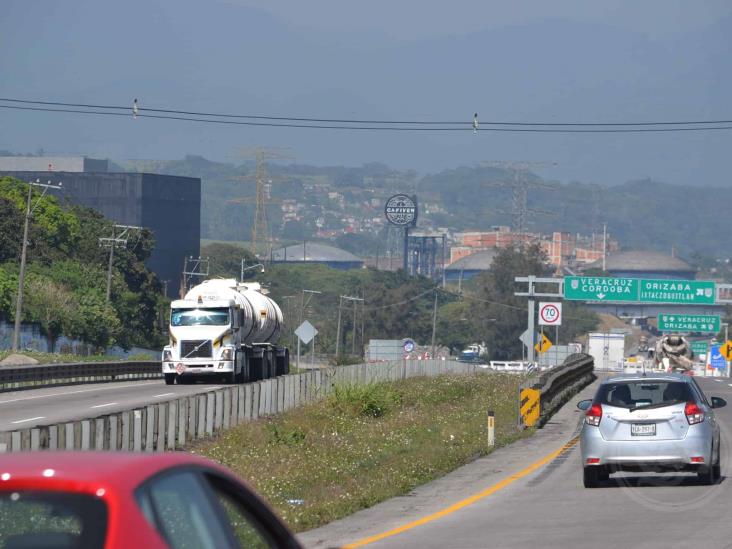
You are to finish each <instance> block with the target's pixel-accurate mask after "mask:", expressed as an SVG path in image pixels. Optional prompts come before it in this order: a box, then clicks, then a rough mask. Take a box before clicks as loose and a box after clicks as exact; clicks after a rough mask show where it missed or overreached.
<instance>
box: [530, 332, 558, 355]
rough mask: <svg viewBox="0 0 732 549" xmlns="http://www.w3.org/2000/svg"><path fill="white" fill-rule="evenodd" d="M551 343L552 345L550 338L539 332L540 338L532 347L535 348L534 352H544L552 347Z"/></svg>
mask: <svg viewBox="0 0 732 549" xmlns="http://www.w3.org/2000/svg"><path fill="white" fill-rule="evenodd" d="M552 345H554V344H553V343H552V342H551V340H550V339H549V338H548V337H546V335H545V334H541V339H540V340H539V342H538V343H537V344H536V345H534V349H536V352H537V353H539V354H542V353H546V352H547V351H548V350H549V349H551V348H552Z"/></svg>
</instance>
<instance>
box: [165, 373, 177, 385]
mask: <svg viewBox="0 0 732 549" xmlns="http://www.w3.org/2000/svg"><path fill="white" fill-rule="evenodd" d="M174 383H175V374H165V384H166V385H173V384H174Z"/></svg>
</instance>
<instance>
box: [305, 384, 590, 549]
mask: <svg viewBox="0 0 732 549" xmlns="http://www.w3.org/2000/svg"><path fill="white" fill-rule="evenodd" d="M596 383H597V382H595V383H593V384H591V385H590V386H588V387H586V388H585V389H583V390H582V391H581V392H580V393H579V394H578V395H575V396H574V397H573V398H572V399H570V401H569V402H567V403H566V404H565V405H564V406H562V408H560V410H559V411H558V412H557V413H556V414H555V415H554V416H553V417H552V418H551V419H550V420H549V421H548V422H547V424H546V425H544V427H543V428H542V429H538V430H537V431H536V433H535V434H534V436H532V437H529V438H525V439H521V440H518V441H516V442H514V443H513V444H510V445H508V446H505V447H503V448H499V449H498V450H496V451H494V452H492V453H491V454H489V455H488V456H485V457H483V458H480V459H478V460H476V461H474V462H472V463H469V464H467V465H464V466H463V467H460V468H459V469H456V470H455V471H453V472H451V473H449V474H447V475H446V476H444V477H442V478H440V479H437V480H435V481H432V482H430V483H428V484H425V485H423V486H420V487H418V488H416V489H415V490H413V491H411V492H410V493H409V494H407V495H405V496H399V497H395V498H392V499H389V500H387V501H384V502H382V503H379V504H377V505H375V506H373V507H370V508H368V509H364V510H362V511H358V512H357V513H354V514H353V515H351V516H349V517H346V518H343V519H340V520H337V521H334V522H332V523H330V524H327V525H325V526H322V527H320V528H316V529H313V530H309V531H307V532H302V533H300V534H298V539H299V540H300V542H301V543H302V544H303V545H304V546H305V547H311V548H321V547H336V546H342V545H345V544H348V543H352V542H354V541H356V540H359V539H363V538H367V537H369V536H373V535H377V534H379V533H381V532H385V531H388V530H391V529H393V528H397V527H400V526H402V525H404V524H407V523H410V522H412V521H415V520H419V519H422V518H423V517H425V516H428V515H431V514H433V513H436V512H439V511H441V510H443V509H445V508H446V507H449V506H451V505H454V504H455V503H457V502H460V501H462V500H464V499H466V498H468V497H470V496H473V495H475V494H476V493H478V492H480V491H482V490H485V489H486V488H489V487H490V486H492V485H495V484H498V483H500V482H502V481H506V480H507V479H509V478H510V477H511V476H512V475H515V474H516V473H518V472H519V471H521V470H523V469H525V468H526V467H528V466H529V465H531V464H533V463H535V462H537V461H539V460H541V459H542V458H544V457H546V456H547V455H549V454H551V453H552V452H555V451H557V450H558V449H559V448H561V447H562V445H564V444H565V443H567V442H568V441H569V440H570V439H571V438H572V437H573V436H574V435H575V434H576V431H577V427H578V424H579V418H580V417H581V415H580V412H579V410H577V408H576V406H575V404H576V402H577V401H578V400H581V399H583V398H590V397H591V396H592V394H593V393H594V390H595V388H596ZM540 471H541V468H540V469H537V470H536V471H534V472H533V473H532V475H535V474H539V473H540ZM491 497H498V495H494V496H491Z"/></svg>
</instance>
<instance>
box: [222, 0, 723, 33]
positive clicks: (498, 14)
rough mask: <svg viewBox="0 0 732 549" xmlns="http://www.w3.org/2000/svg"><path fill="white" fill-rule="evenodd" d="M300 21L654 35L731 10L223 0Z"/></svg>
mask: <svg viewBox="0 0 732 549" xmlns="http://www.w3.org/2000/svg"><path fill="white" fill-rule="evenodd" d="M223 1H225V2H228V3H231V4H238V5H243V6H250V7H256V8H259V9H262V10H264V11H267V12H269V13H272V14H275V15H277V16H278V17H280V18H282V19H284V20H286V21H289V22H290V23H292V24H295V25H303V26H308V27H313V28H321V29H328V30H341V31H346V32H347V31H364V30H365V31H369V32H373V31H378V32H383V33H386V34H388V35H390V36H392V37H395V38H403V39H414V38H423V37H427V36H434V35H444V34H465V33H470V32H475V31H480V30H485V29H490V28H496V27H502V26H505V25H513V24H521V23H526V22H529V21H534V20H537V19H547V18H559V19H568V20H572V21H578V22H603V23H610V24H612V25H616V26H618V27H621V28H624V29H628V30H632V31H635V32H642V33H645V34H647V35H649V36H653V37H656V36H660V35H665V34H673V33H682V32H686V31H689V30H693V29H697V28H699V27H703V26H705V25H707V24H709V23H712V22H713V21H715V20H716V19H718V18H719V17H721V16H724V15H726V14H729V13H731V12H732V2H730V1H729V0H513V1H511V0H509V1H506V0H501V1H495V0H452V1H446V0H362V1H359V2H355V1H352V0H306V1H303V0H284V1H283V0H278V1H276V2H273V1H272V0H223Z"/></svg>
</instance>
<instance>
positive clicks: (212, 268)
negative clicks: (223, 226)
mask: <svg viewBox="0 0 732 549" xmlns="http://www.w3.org/2000/svg"><path fill="white" fill-rule="evenodd" d="M201 256H202V257H208V258H209V264H208V267H209V274H210V276H211V277H212V278H214V277H223V278H236V279H237V280H239V276H240V275H241V260H242V259H244V261H245V263H246V264H247V265H250V266H251V265H255V264H257V263H259V260H258V259H257V257H256V256H255V255H254V254H253V253H252V252H251V251H249V250H247V249H245V248H242V247H241V246H235V245H233V244H224V243H222V242H213V243H211V244H206V245H205V246H203V247H202V248H201ZM254 274H255V271H254V270H249V271H245V272H244V276H245V277H251V276H253V275H254Z"/></svg>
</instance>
